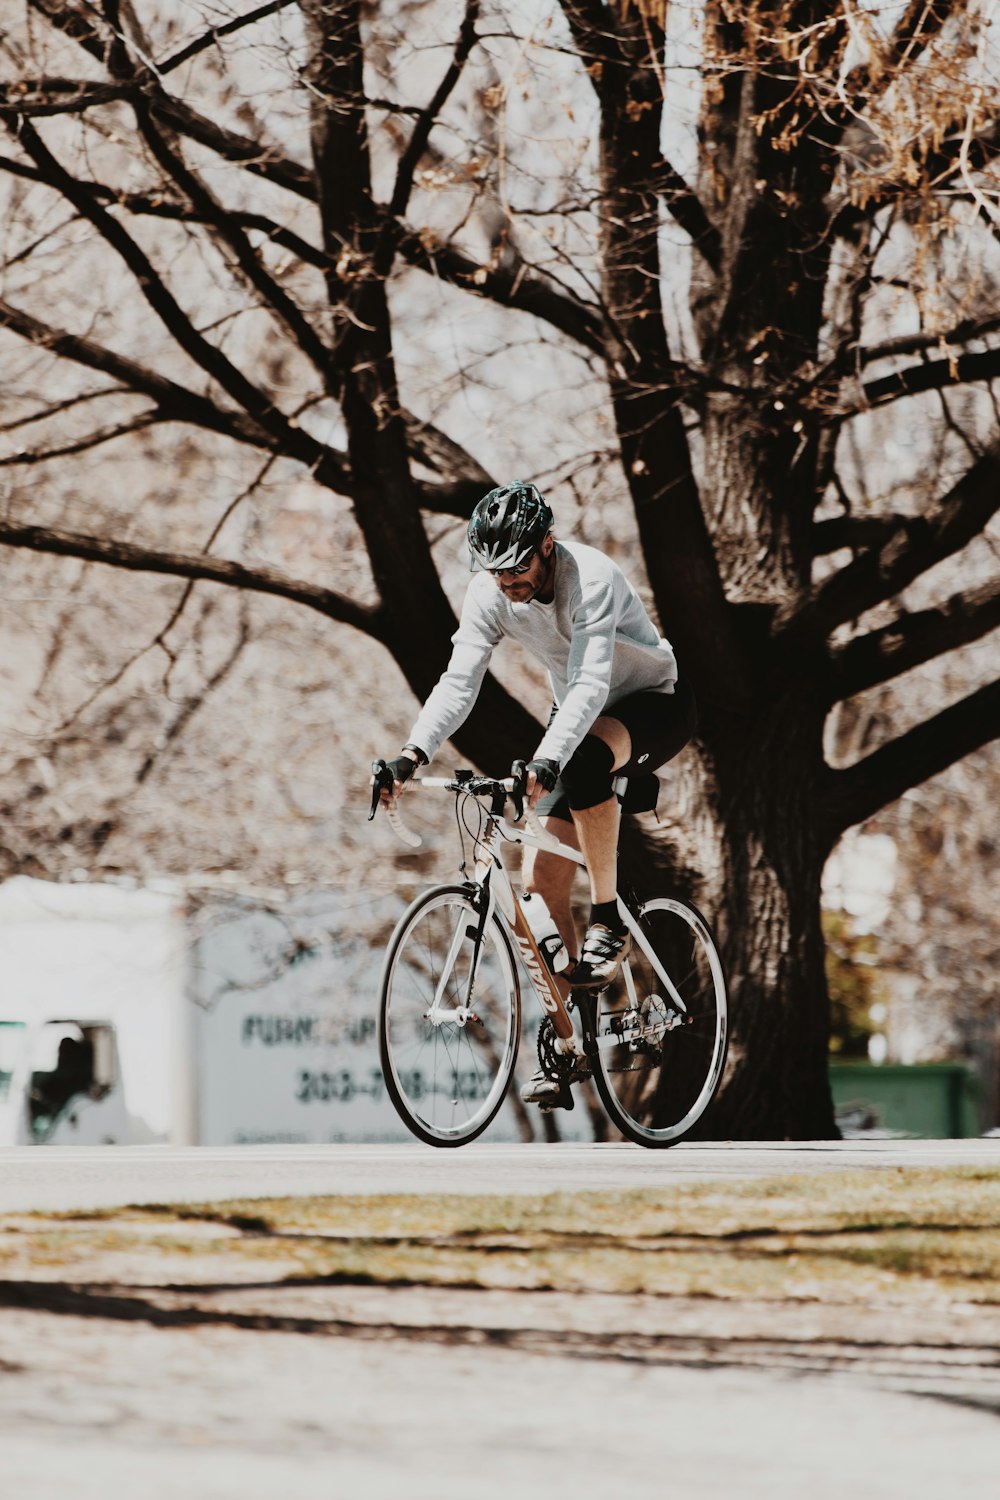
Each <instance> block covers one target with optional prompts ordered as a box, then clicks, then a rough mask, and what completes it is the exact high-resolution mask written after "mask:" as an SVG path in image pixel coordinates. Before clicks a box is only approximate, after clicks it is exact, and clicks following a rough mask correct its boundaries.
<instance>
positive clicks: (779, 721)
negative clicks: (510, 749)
mask: <svg viewBox="0 0 1000 1500" xmlns="http://www.w3.org/2000/svg"><path fill="white" fill-rule="evenodd" d="M822 722H823V715H822V712H821V711H820V710H819V709H818V708H817V707H816V706H815V705H810V704H808V703H807V704H803V703H802V702H801V701H796V700H795V699H794V698H791V697H790V698H786V699H784V700H783V701H781V702H779V703H777V704H776V705H775V704H770V705H769V706H768V708H767V710H766V713H765V715H764V716H763V718H762V720H761V722H759V723H757V724H754V725H752V726H748V729H749V732H748V733H747V734H745V735H744V736H741V737H740V742H739V744H738V745H734V744H733V741H732V739H731V737H728V736H727V738H726V742H725V744H720V745H719V746H718V747H716V753H715V754H713V753H712V747H711V746H705V747H702V748H701V749H700V751H699V753H698V754H696V755H692V756H690V758H689V760H688V763H687V765H686V767H685V768H684V773H683V776H682V794H681V807H680V815H681V819H682V822H683V823H684V825H685V826H686V827H687V828H688V829H689V837H690V840H691V843H692V845H693V848H692V849H691V850H690V851H689V853H688V856H687V858H688V860H689V861H690V865H691V868H692V869H693V870H694V871H695V872H696V873H695V877H694V879H693V881H692V894H693V896H694V899H695V901H696V903H697V904H698V905H699V906H703V907H704V908H705V910H706V911H707V912H709V913H712V914H713V917H714V921H715V924H716V929H717V938H718V941H719V944H720V947H721V950H722V956H723V962H724V964H725V967H726V972H727V974H728V975H730V976H733V978H732V980H731V989H730V1021H731V1040H730V1057H729V1066H728V1068H727V1074H726V1078H725V1080H724V1082H723V1086H722V1090H721V1092H720V1095H719V1098H718V1101H717V1103H716V1105H715V1107H714V1108H713V1110H712V1112H711V1114H710V1116H709V1118H708V1120H707V1121H706V1131H707V1133H710V1134H711V1135H712V1136H714V1137H720V1136H721V1137H733V1138H738V1139H748V1138H749V1139H759V1140H784V1139H788V1140H809V1139H829V1138H831V1137H833V1136H835V1135H836V1133H837V1132H836V1129H835V1125H834V1120H833V1106H832V1101H831V1097H830V1086H829V1080H828V1077H827V1043H828V1036H829V998H828V995H827V988H826V975H825V970H824V958H823V955H824V946H823V936H822V930H821V925H820V882H821V878H822V873H823V865H824V863H825V861H826V858H827V855H828V853H829V847H830V843H829V838H828V835H827V833H826V831H825V829H824V826H823V819H822V811H821V810H822V808H823V807H824V804H825V790H826V789H825V780H826V778H827V776H828V772H827V770H826V768H825V766H824V763H823V759H822V755H821V748H822V744H821V733H822Z"/></svg>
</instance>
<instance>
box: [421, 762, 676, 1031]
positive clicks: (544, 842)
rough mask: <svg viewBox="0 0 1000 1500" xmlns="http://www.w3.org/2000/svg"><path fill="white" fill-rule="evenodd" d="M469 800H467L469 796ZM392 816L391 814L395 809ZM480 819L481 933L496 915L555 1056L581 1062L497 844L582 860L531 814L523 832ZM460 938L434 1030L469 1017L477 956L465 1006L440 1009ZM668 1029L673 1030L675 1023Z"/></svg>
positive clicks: (565, 991) (559, 992)
mask: <svg viewBox="0 0 1000 1500" xmlns="http://www.w3.org/2000/svg"><path fill="white" fill-rule="evenodd" d="M626 783H627V778H625V777H620V778H618V779H617V780H616V782H615V791H616V792H617V793H621V792H623V791H624V787H625V785H626ZM413 785H415V786H426V787H436V788H442V789H446V790H449V791H454V790H455V789H456V783H455V782H454V781H453V780H451V779H449V778H447V777H436V776H433V777H431V776H428V777H420V778H417V779H415V780H414V782H413ZM470 795H472V794H471V793H470ZM393 811H394V812H395V809H393ZM486 816H487V822H486V827H485V829H484V831H483V833H482V834H481V835H480V837H479V840H478V845H479V852H478V854H477V858H476V865H475V876H476V882H477V884H478V885H479V887H480V889H482V890H485V891H486V892H487V907H486V910H485V911H484V912H482V913H481V915H480V924H481V931H485V929H486V925H487V923H488V922H489V920H490V918H491V916H492V915H493V913H494V911H497V910H498V911H499V913H500V915H501V917H502V919H503V921H504V923H505V925H506V927H507V930H508V931H509V933H510V935H511V937H512V938H513V940H514V943H515V946H516V948H517V950H518V952H519V953H520V956H521V960H522V962H523V964H524V967H525V970H526V971H527V974H528V978H529V980H530V982H531V986H532V988H533V989H534V991H535V993H536V995H537V996H538V1001H539V1004H540V1005H541V1007H542V1009H543V1011H544V1012H545V1014H546V1015H547V1016H548V1017H549V1019H550V1021H551V1022H552V1026H553V1029H554V1031H555V1033H556V1038H557V1041H556V1047H557V1050H558V1051H560V1052H563V1053H564V1054H569V1055H571V1056H574V1057H578V1058H581V1059H582V1058H583V1057H584V1056H585V1055H586V1053H585V1047H584V1039H583V1037H582V1036H581V1035H580V1034H578V1032H577V1030H576V1027H575V1026H574V1024H573V1018H572V1016H571V1015H570V1013H569V1011H568V1010H567V1008H566V997H567V996H568V995H569V994H570V993H571V988H570V986H569V985H568V984H566V983H565V981H562V982H560V980H559V979H558V978H557V976H556V975H554V974H553V973H551V971H550V970H549V968H548V966H547V964H546V963H545V961H544V959H543V958H542V955H541V953H540V951H539V948H538V944H537V943H536V942H535V937H534V934H533V933H532V931H531V928H530V927H529V926H528V922H527V918H526V917H525V914H524V911H523V909H522V907H521V904H520V902H519V901H518V900H517V898H516V896H515V894H514V888H513V885H512V883H511V878H510V875H509V873H508V871H507V868H506V866H505V864H504V862H503V856H502V852H501V851H502V845H503V843H504V842H507V843H511V844H521V845H523V846H524V847H526V848H529V849H544V850H545V851H546V852H547V853H550V854H555V855H557V856H558V857H559V858H561V859H566V860H569V861H570V862H571V863H572V864H577V865H584V864H585V860H584V857H583V855H582V853H581V852H580V850H579V849H574V848H573V847H572V846H571V845H569V844H564V843H562V842H561V841H560V840H559V839H557V838H555V837H554V836H553V835H552V834H550V833H548V832H547V831H546V829H544V828H543V827H542V825H541V823H540V822H539V821H538V818H537V816H536V815H535V814H534V812H533V810H532V809H531V808H526V810H525V826H524V827H519V826H518V825H517V824H513V823H509V822H508V821H507V819H506V818H505V817H503V816H502V815H501V814H498V813H496V812H493V811H490V812H488V813H487V815H486ZM396 819H397V821H400V820H399V815H398V813H396ZM401 827H405V825H402V824H401V825H400V827H397V829H396V832H397V833H399V834H400V836H402V834H401ZM411 838H412V836H411ZM408 841H409V840H408ZM618 910H619V913H620V915H621V917H622V920H623V921H624V923H625V925H626V927H627V928H628V930H629V932H630V933H631V936H632V941H633V942H634V943H635V944H636V946H637V947H639V948H640V949H641V950H642V952H643V953H644V954H645V956H646V958H647V959H648V960H649V962H650V963H651V965H652V967H653V969H654V971H655V973H656V974H657V975H658V977H659V978H660V980H661V981H662V983H663V985H664V988H665V989H666V991H667V993H668V994H669V995H670V998H671V1000H672V1002H673V1004H674V1005H675V1006H676V1007H677V1012H678V1013H679V1015H685V1014H686V1013H687V1006H686V1005H685V1004H684V1001H683V1000H682V999H681V997H680V995H679V994H678V992H677V989H676V988H675V986H674V984H673V983H672V981H671V979H670V976H669V975H668V974H666V973H665V972H664V970H663V968H662V966H661V964H660V961H659V959H658V958H657V955H656V953H655V951H654V950H653V948H652V946H651V945H650V943H649V942H648V941H647V939H646V936H645V934H644V933H643V931H642V928H641V927H640V925H639V923H638V922H637V921H636V919H635V918H634V917H633V915H632V913H631V912H630V911H629V909H628V907H627V906H626V904H625V903H624V902H623V901H622V899H621V897H619V898H618ZM464 938H465V930H464V928H463V927H462V926H461V925H459V927H458V928H457V930H456V932H455V935H454V937H453V939H452V947H451V950H450V952H449V955H448V960H447V962H446V964H445V968H444V971H443V974H442V978H441V982H440V984H439V986H438V991H437V993H436V994H435V996H434V1000H433V1003H432V1005H431V1008H430V1011H429V1012H428V1020H430V1021H431V1023H432V1024H434V1025H437V1024H441V1023H442V1022H444V1021H457V1022H458V1023H459V1024H460V1025H464V1024H465V1022H466V1021H467V1019H468V1018H469V1016H470V1015H471V1014H472V991H473V989H474V987H475V981H476V969H477V968H478V960H479V955H478V953H477V955H476V963H475V965H474V967H473V971H472V973H471V974H470V978H469V993H468V994H467V996H466V1004H465V1005H464V1006H459V1007H456V1008H446V1007H445V1006H444V1005H443V1004H442V1000H443V995H444V990H445V987H446V983H447V978H448V975H449V974H450V972H451V970H452V968H453V966H454V964H455V961H456V959H457V957H458V952H459V949H460V948H461V945H462V942H463V940H464ZM622 972H623V976H624V980H625V989H626V994H627V996H628V1002H629V1008H630V1009H631V1010H633V1011H635V1010H636V1009H637V1007H638V997H637V995H636V991H635V984H634V981H633V978H632V971H631V968H630V966H629V963H628V959H627V958H626V959H625V960H624V962H623V965H622ZM679 1015H678V1021H679ZM668 1024H669V1023H668ZM674 1024H677V1022H675V1023H674ZM621 1039H622V1037H621V1035H619V1036H617V1037H609V1038H608V1042H609V1044H610V1043H616V1042H620V1041H621ZM626 1039H627V1038H626Z"/></svg>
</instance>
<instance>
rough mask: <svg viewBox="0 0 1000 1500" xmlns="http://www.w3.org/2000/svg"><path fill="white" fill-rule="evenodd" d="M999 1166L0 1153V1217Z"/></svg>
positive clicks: (697, 1154)
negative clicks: (224, 1201)
mask: <svg viewBox="0 0 1000 1500" xmlns="http://www.w3.org/2000/svg"><path fill="white" fill-rule="evenodd" d="M963 1165H967V1166H968V1165H975V1166H995V1167H1000V1138H996V1139H988V1140H967V1141H898V1140H892V1141H889V1140H864V1141H836V1142H831V1141H808V1142H799V1141H796V1142H790V1141H783V1142H769V1143H767V1144H738V1145H737V1144H731V1143H728V1142H712V1143H706V1144H698V1145H681V1146H675V1147H674V1148H673V1149H672V1150H670V1151H644V1150H642V1149H641V1148H640V1147H638V1146H627V1145H594V1144H585V1145H569V1144H565V1145H560V1146H508V1145H502V1146H490V1145H479V1144H475V1145H472V1146H467V1147H465V1148H464V1149H463V1150H460V1151H445V1150H435V1149H433V1148H432V1147H429V1146H428V1147H424V1146H419V1145H417V1144H416V1143H414V1144H413V1145H412V1146H411V1145H386V1146H351V1145H334V1146H236V1147H232V1148H228V1149H215V1148H212V1147H193V1148H188V1149H183V1150H182V1149H174V1148H172V1147H168V1146H127V1147H114V1146H106V1147H103V1148H99V1149H93V1150H88V1149H85V1148H72V1147H67V1148H64V1149H55V1148H45V1147H24V1148H22V1149H8V1150H5V1151H0V1213H12V1212H24V1211H26V1210H31V1209H45V1210H49V1211H52V1210H60V1209H76V1208H108V1207H114V1206H117V1205H122V1204H126V1203H196V1202H199V1201H201V1202H204V1201H207V1200H210V1199H215V1200H218V1199H220V1198H265V1197H298V1196H308V1195H314V1194H341V1193H344V1194H350V1193H549V1192H573V1191H579V1190H586V1189H591V1190H595V1189H599V1190H605V1191H607V1190H609V1189H612V1188H618V1189H620V1188H644V1187H645V1188H649V1187H663V1186H665V1185H669V1184H670V1183H679V1182H699V1181H710V1180H713V1179H719V1178H747V1177H771V1176H779V1175H781V1174H783V1173H786V1172H828V1171H837V1170H844V1169H845V1168H870V1169H878V1168H885V1167H898V1166H904V1167H905V1166H911V1167H917V1166H941V1167H944V1166H963Z"/></svg>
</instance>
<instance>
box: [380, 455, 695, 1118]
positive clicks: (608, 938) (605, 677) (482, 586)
mask: <svg viewBox="0 0 1000 1500" xmlns="http://www.w3.org/2000/svg"><path fill="white" fill-rule="evenodd" d="M552 526H553V515H552V511H551V509H550V507H549V505H548V504H547V502H546V501H545V499H544V498H543V496H542V495H541V493H540V492H539V490H538V489H537V488H536V486H535V485H533V484H530V483H528V482H527V481H523V480H517V481H515V482H514V483H513V484H507V485H502V486H500V487H499V488H497V489H493V490H490V492H489V494H487V495H485V496H484V497H483V499H482V500H480V502H479V504H478V505H477V506H476V508H475V510H474V511H473V513H472V518H471V520H470V522H469V533H468V539H469V550H470V553H471V561H472V566H473V568H475V569H477V570H478V571H477V572H476V574H475V576H474V577H473V579H472V581H471V583H470V584H469V588H468V590H467V592H466V596H465V603H464V606H463V608H462V617H461V622H460V624H459V628H458V630H457V631H456V633H455V635H454V637H453V647H454V649H453V651H452V655H451V660H450V661H449V663H448V667H447V669H446V671H445V673H444V675H443V676H442V677H441V679H440V681H439V682H438V684H437V686H436V687H435V688H434V689H433V691H432V692H431V694H430V697H429V698H428V699H427V702H426V703H425V704H424V707H423V709H422V711H421V712H420V714H419V716H418V718H417V720H416V723H415V724H414V726H413V728H412V729H411V731H410V734H409V738H408V740H407V742H406V744H405V745H404V746H403V749H402V752H401V754H400V756H399V757H398V758H397V759H395V760H392V761H389V762H388V770H390V771H391V772H392V775H393V779H394V784H393V792H392V795H393V796H397V795H398V794H399V793H400V791H401V790H402V787H403V784H404V783H405V782H406V781H408V780H409V778H410V777H411V776H412V775H413V772H414V771H415V770H416V768H417V766H418V765H426V764H427V762H428V761H429V760H431V759H433V757H434V756H435V755H436V754H437V751H438V749H439V748H440V746H441V745H442V744H443V743H444V741H445V740H447V739H450V737H451V736H452V735H453V734H454V733H455V731H456V730H457V729H458V728H459V726H460V725H461V724H463V723H464V722H465V719H466V718H467V716H468V714H469V712H470V710H471V709H472V706H473V704H474V703H475V701H476V697H477V695H478V693H479V688H480V685H481V683H482V680H483V677H484V676H485V674H486V669H487V667H488V665H489V661H490V657H491V655H492V652H493V649H494V647H495V646H497V645H498V644H499V642H500V641H501V640H502V639H503V638H504V637H510V638H511V639H513V640H515V641H519V642H520V643H521V644H522V645H523V646H524V647H526V649H527V650H528V651H530V652H531V654H532V655H533V656H535V657H536V658H537V659H538V661H540V662H541V663H542V665H543V666H544V667H545V668H546V669H547V671H548V674H549V682H550V685H551V688H552V696H553V700H554V701H553V705H552V713H551V715H550V717H549V722H548V726H547V728H546V730H545V733H544V734H543V736H542V739H541V741H540V742H539V744H538V746H537V747H536V749H535V753H534V755H533V756H532V758H531V759H530V760H529V761H528V762H527V765H526V786H525V791H526V796H527V798H528V800H529V802H530V803H531V805H532V806H533V807H536V809H537V811H538V814H539V816H540V818H541V820H542V823H543V825H544V826H545V827H546V828H547V829H548V830H549V831H550V832H551V833H552V834H554V835H555V836H556V837H557V838H558V839H560V840H561V841H562V842H563V843H567V844H570V845H572V847H574V848H577V849H579V850H580V851H581V852H582V854H583V857H584V860H585V862H586V868H587V874H588V876H589V878H590V892H591V908H590V919H589V922H588V925H587V932H586V936H585V938H584V941H583V946H582V949H581V950H580V957H579V960H578V962H577V963H576V964H575V966H574V967H573V968H572V969H571V970H570V971H569V973H568V975H567V976H566V977H567V978H568V980H569V983H570V984H571V985H574V986H580V987H587V988H598V987H601V986H604V985H606V984H608V983H609V982H610V981H611V980H612V979H613V978H614V976H615V974H616V973H617V971H618V968H619V965H620V963H621V960H622V958H623V957H624V956H625V954H626V953H627V951H628V945H629V941H630V939H629V936H628V932H627V930H626V928H625V926H624V924H623V923H622V921H621V918H620V917H619V914H618V904H617V898H616V892H617V886H618V881H617V875H618V825H619V819H620V808H619V804H618V799H617V798H616V797H615V795H614V791H613V789H612V779H613V777H615V776H632V775H638V774H642V773H646V772H651V771H653V770H655V768H656V767H657V766H661V765H663V764H665V763H666V762H667V761H668V760H672V759H673V757H674V756H675V755H677V754H679V752H680V751H681V750H682V749H683V748H684V746H685V745H686V744H687V743H688V741H689V739H690V738H691V736H692V734H693V733H694V728H695V722H696V713H695V704H694V695H693V693H692V692H691V689H690V687H689V686H688V684H687V683H686V681H685V680H684V679H683V678H679V677H678V671H677V662H676V658H675V656H674V653H673V650H672V648H671V646H670V644H669V642H668V641H666V640H665V639H664V638H663V637H662V636H661V635H660V633H659V631H658V630H657V628H656V626H655V625H654V624H653V622H652V620H651V619H650V617H649V615H648V613H647V612H646V609H645V608H644V606H643V604H642V602H641V600H640V599H639V596H638V594H637V593H636V591H635V589H634V588H633V587H632V585H631V584H630V583H629V581H628V579H627V578H626V577H625V574H624V573H623V572H622V570H621V569H620V568H619V567H618V566H617V564H616V563H614V562H612V561H611V559H610V558H608V557H605V556H604V554H603V553H601V552H599V551H597V550H596V549H595V548H593V547H587V546H584V545H582V544H581V543H578V542H557V541H556V539H555V537H554V535H553V532H552ZM522 766H524V762H515V766H514V771H513V774H515V775H516V774H518V771H519V770H520V769H521V767H522ZM388 796H389V794H388V793H386V792H384V793H383V800H387V799H388ZM574 873H575V867H574V866H572V865H570V864H569V863H568V862H567V861H566V860H564V859H561V858H559V857H557V856H554V855H549V854H547V853H546V851H545V850H529V851H528V852H527V854H526V857H525V863H524V871H523V881H524V888H525V890H526V891H531V892H538V893H539V894H540V895H541V897H542V899H543V900H544V901H545V903H546V905H547V906H548V908H549V911H550V912H551V914H552V917H553V919H554V921H555V923H556V925H557V927H558V928H559V932H560V934H561V936H562V939H563V942H564V943H565V944H566V949H567V952H568V953H571V954H572V953H575V952H576V951H577V950H576V934H575V928H574V922H573V914H572V909H571V905H570V891H571V887H572V882H573V876H574ZM535 1084H537V1088H536V1089H535V1091H534V1092H532V1085H535ZM532 1085H529V1087H528V1090H526V1091H525V1092H524V1093H523V1095H522V1097H525V1098H527V1099H528V1100H529V1102H542V1101H543V1098H544V1097H545V1096H546V1095H547V1093H548V1092H549V1091H550V1089H551V1086H550V1085H549V1084H548V1080H546V1079H544V1078H541V1079H540V1081H539V1078H536V1079H535V1080H532ZM536 1095H537V1098H536Z"/></svg>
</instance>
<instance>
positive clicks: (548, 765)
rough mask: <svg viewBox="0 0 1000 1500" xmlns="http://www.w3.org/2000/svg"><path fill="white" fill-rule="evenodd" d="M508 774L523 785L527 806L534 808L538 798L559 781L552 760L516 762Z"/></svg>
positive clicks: (556, 766)
mask: <svg viewBox="0 0 1000 1500" xmlns="http://www.w3.org/2000/svg"><path fill="white" fill-rule="evenodd" d="M510 774H511V775H512V776H513V778H514V780H515V781H517V782H521V783H522V784H523V787H524V796H525V799H526V800H527V803H528V806H529V807H535V806H536V805H537V803H538V800H539V798H541V797H544V796H545V793H546V792H551V790H552V788H553V787H554V786H555V784H556V782H557V781H558V780H559V767H558V765H557V764H556V762H555V761H554V760H529V761H523V760H516V761H515V762H514V764H513V765H512V766H511V768H510Z"/></svg>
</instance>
